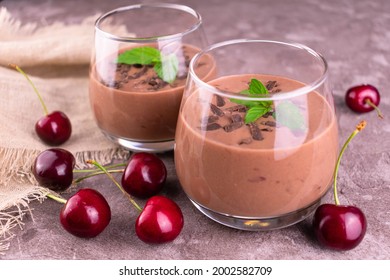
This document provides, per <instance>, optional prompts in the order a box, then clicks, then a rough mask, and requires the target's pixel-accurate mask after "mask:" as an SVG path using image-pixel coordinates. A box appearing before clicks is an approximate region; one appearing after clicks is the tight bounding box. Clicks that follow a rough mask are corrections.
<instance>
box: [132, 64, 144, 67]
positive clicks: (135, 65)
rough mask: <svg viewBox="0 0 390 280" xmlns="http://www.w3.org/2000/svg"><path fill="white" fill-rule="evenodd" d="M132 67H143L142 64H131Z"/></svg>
mask: <svg viewBox="0 0 390 280" xmlns="http://www.w3.org/2000/svg"><path fill="white" fill-rule="evenodd" d="M133 66H134V67H135V68H142V67H144V66H143V65H142V64H138V63H137V64H133Z"/></svg>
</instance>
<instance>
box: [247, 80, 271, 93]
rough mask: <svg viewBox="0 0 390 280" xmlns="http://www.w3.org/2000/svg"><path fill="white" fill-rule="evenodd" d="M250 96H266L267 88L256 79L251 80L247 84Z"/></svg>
mask: <svg viewBox="0 0 390 280" xmlns="http://www.w3.org/2000/svg"><path fill="white" fill-rule="evenodd" d="M249 93H250V94H268V90H267V88H266V87H265V86H264V85H263V84H262V82H260V81H259V80H257V79H252V80H251V82H250V83H249Z"/></svg>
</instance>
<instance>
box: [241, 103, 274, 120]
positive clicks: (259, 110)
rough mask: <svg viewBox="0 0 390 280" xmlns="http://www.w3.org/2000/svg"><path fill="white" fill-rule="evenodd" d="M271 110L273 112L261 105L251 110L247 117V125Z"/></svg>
mask: <svg viewBox="0 0 390 280" xmlns="http://www.w3.org/2000/svg"><path fill="white" fill-rule="evenodd" d="M270 110H272V108H271V107H269V106H261V105H258V106H254V107H252V108H250V109H249V110H248V111H247V112H246V115H245V124H248V123H251V122H254V121H256V120H257V119H258V118H260V117H261V116H263V115H264V114H266V113H268V112H269V111H270Z"/></svg>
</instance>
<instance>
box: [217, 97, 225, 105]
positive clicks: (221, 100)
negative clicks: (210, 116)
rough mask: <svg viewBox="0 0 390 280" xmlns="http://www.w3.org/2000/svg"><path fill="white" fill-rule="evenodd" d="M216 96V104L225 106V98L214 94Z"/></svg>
mask: <svg viewBox="0 0 390 280" xmlns="http://www.w3.org/2000/svg"><path fill="white" fill-rule="evenodd" d="M216 97H217V106H218V107H223V106H225V104H226V102H225V99H224V98H223V97H222V96H219V95H216Z"/></svg>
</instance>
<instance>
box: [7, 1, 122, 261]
mask: <svg viewBox="0 0 390 280" xmlns="http://www.w3.org/2000/svg"><path fill="white" fill-rule="evenodd" d="M96 17H97V16H96V15H91V17H89V18H87V19H85V20H84V21H83V22H82V23H80V24H74V25H67V26H65V25H64V24H62V23H54V24H51V25H49V26H37V25H36V24H34V23H29V24H25V25H22V24H21V23H20V22H19V21H16V20H14V19H13V18H12V15H10V13H9V12H8V11H7V10H6V9H5V8H1V9H0V133H1V134H0V254H1V253H2V252H3V253H4V251H5V250H7V248H8V247H9V244H10V241H11V239H12V237H13V236H14V233H13V232H14V231H15V230H16V229H17V228H20V227H23V217H24V215H26V214H29V215H32V212H33V211H32V209H31V208H30V202H31V201H36V200H40V201H43V200H44V199H45V195H46V194H47V189H45V188H42V187H41V186H39V185H38V184H37V182H36V181H35V178H34V177H33V176H32V174H31V171H30V170H31V166H32V164H33V161H34V160H35V157H36V156H37V155H38V153H39V152H41V151H43V150H45V149H47V148H49V147H48V146H46V145H45V144H43V143H42V142H41V141H40V140H39V138H38V137H37V136H36V134H35V131H34V126H35V122H36V121H37V120H38V119H39V118H40V117H41V116H42V115H43V109H42V106H41V104H40V103H39V100H38V98H37V96H36V94H35V93H34V91H33V89H32V88H31V86H30V85H29V84H28V82H27V80H26V79H25V78H24V77H23V76H22V75H21V74H20V73H18V72H17V71H15V70H13V69H10V68H8V67H7V65H8V64H9V63H13V64H17V65H19V66H20V67H21V68H22V69H23V70H25V72H27V74H28V75H29V76H30V78H31V80H32V81H33V83H34V84H35V86H36V87H37V89H38V91H39V92H40V93H41V95H42V98H43V100H44V101H45V103H46V106H47V107H48V110H49V111H55V110H61V111H63V112H64V113H65V114H66V115H67V116H68V117H69V118H70V120H71V123H72V128H73V131H72V136H71V138H70V139H69V140H68V141H67V142H66V143H65V144H63V145H62V146H61V148H64V149H67V150H69V151H71V152H72V153H73V154H74V155H75V157H76V161H77V167H78V168H83V167H84V162H85V160H86V159H95V160H98V161H99V162H101V163H102V164H106V163H108V162H110V161H112V160H113V159H115V158H118V159H120V158H125V157H127V156H128V152H127V151H125V150H123V149H121V148H119V147H118V146H116V145H114V144H113V143H111V142H109V141H108V140H106V139H105V138H104V136H103V135H102V134H101V132H100V131H99V130H98V128H97V126H96V124H95V122H94V119H93V116H92V113H91V110H90V107H89V100H88V64H89V61H90V55H91V50H92V44H93V34H94V21H95V19H96ZM113 28H122V27H113ZM15 227H16V228H15Z"/></svg>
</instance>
